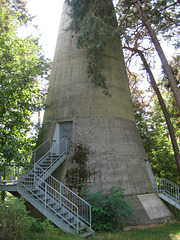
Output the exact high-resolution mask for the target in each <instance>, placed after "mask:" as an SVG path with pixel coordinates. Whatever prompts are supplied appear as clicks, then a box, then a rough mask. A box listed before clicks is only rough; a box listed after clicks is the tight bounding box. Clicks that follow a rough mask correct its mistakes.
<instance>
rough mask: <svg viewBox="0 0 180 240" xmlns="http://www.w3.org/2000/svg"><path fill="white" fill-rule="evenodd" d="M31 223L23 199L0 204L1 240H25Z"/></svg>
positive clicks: (10, 199)
mask: <svg viewBox="0 0 180 240" xmlns="http://www.w3.org/2000/svg"><path fill="white" fill-rule="evenodd" d="M12 199H13V200H12ZM31 223H32V217H30V216H28V212H27V210H26V207H25V204H24V200H23V199H22V198H21V199H20V200H18V199H14V198H9V200H8V201H5V202H2V201H1V202H0V239H2V240H11V239H18V240H21V239H25V236H27V231H28V230H29V227H30V225H31Z"/></svg>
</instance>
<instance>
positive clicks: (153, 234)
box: [27, 221, 180, 240]
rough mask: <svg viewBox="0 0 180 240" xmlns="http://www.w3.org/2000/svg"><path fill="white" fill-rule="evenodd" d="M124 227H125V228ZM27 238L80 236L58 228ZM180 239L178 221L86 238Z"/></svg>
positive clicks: (72, 238)
mask: <svg viewBox="0 0 180 240" xmlns="http://www.w3.org/2000/svg"><path fill="white" fill-rule="evenodd" d="M125 229H126V228H125ZM27 239H28V240H46V239H48V240H80V239H81V238H79V237H77V236H74V235H70V234H66V233H63V232H62V231H60V230H57V229H56V230H53V231H46V232H42V233H34V234H32V235H31V236H28V238H27ZM95 239H98V240H180V221H174V222H172V223H167V224H162V225H160V226H151V227H147V228H146V227H144V228H142V227H139V228H138V227H137V228H129V230H127V231H123V232H116V233H97V234H95V236H94V237H90V238H88V240H95Z"/></svg>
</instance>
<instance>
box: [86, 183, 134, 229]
mask: <svg viewBox="0 0 180 240" xmlns="http://www.w3.org/2000/svg"><path fill="white" fill-rule="evenodd" d="M82 192H83V193H82V195H83V196H84V197H85V199H86V201H87V202H88V203H89V204H90V205H91V207H92V228H93V229H94V230H95V231H102V230H104V231H114V230H116V229H123V227H124V218H126V217H127V216H129V215H131V214H132V211H131V209H130V206H129V205H128V203H127V202H126V201H125V199H124V196H123V189H122V188H121V187H118V188H115V187H113V188H111V189H110V192H109V194H103V193H100V192H97V193H91V192H90V191H89V190H87V189H86V188H83V191H82Z"/></svg>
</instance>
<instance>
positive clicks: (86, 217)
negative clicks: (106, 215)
mask: <svg viewBox="0 0 180 240" xmlns="http://www.w3.org/2000/svg"><path fill="white" fill-rule="evenodd" d="M35 172H36V176H37V178H36V176H35V175H34V174H33V175H34V182H35V183H36V182H38V179H41V178H40V177H39V175H40V176H42V175H44V174H46V175H48V177H47V178H46V183H48V184H49V185H50V186H52V187H53V188H54V189H55V190H56V191H57V192H60V194H62V193H63V194H64V195H63V196H64V197H66V198H68V199H69V200H70V201H71V202H74V203H75V205H76V206H78V207H79V208H80V209H81V211H80V214H79V217H80V218H81V220H82V221H84V222H85V223H86V224H87V225H88V226H89V227H90V228H91V205H90V204H89V203H88V202H86V201H85V200H84V199H83V198H81V197H80V196H78V195H77V194H76V193H74V192H73V191H71V190H70V189H69V188H67V187H66V186H65V185H64V184H62V183H61V182H59V181H58V180H57V179H55V178H54V177H53V176H52V175H50V174H49V173H47V172H46V171H45V170H44V169H42V168H41V167H40V166H38V165H37V166H36V171H35ZM42 172H43V173H42ZM41 180H42V179H41ZM42 181H43V180H42ZM85 208H86V209H85Z"/></svg>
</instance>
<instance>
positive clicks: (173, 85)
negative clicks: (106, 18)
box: [132, 0, 180, 112]
mask: <svg viewBox="0 0 180 240" xmlns="http://www.w3.org/2000/svg"><path fill="white" fill-rule="evenodd" d="M132 2H133V3H134V6H135V8H136V9H137V11H138V13H139V15H140V17H141V19H142V21H143V23H144V25H145V27H146V29H147V30H148V32H149V35H150V37H151V39H152V42H153V43H154V46H155V48H156V51H157V52H158V55H159V57H160V59H161V62H162V67H163V69H164V72H165V74H166V76H167V78H168V81H169V84H170V86H171V89H172V92H173V94H174V97H175V100H176V103H177V106H178V108H179V112H180V93H179V89H178V87H177V84H176V80H175V78H174V75H173V73H172V70H171V67H170V66H169V64H168V61H167V59H166V56H165V54H164V52H163V50H162V47H161V45H160V43H159V40H158V39H157V36H156V33H155V32H154V30H153V29H152V27H151V24H150V22H149V21H148V19H147V17H146V15H145V13H144V12H143V11H142V9H141V7H140V5H139V4H138V1H137V0H132Z"/></svg>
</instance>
